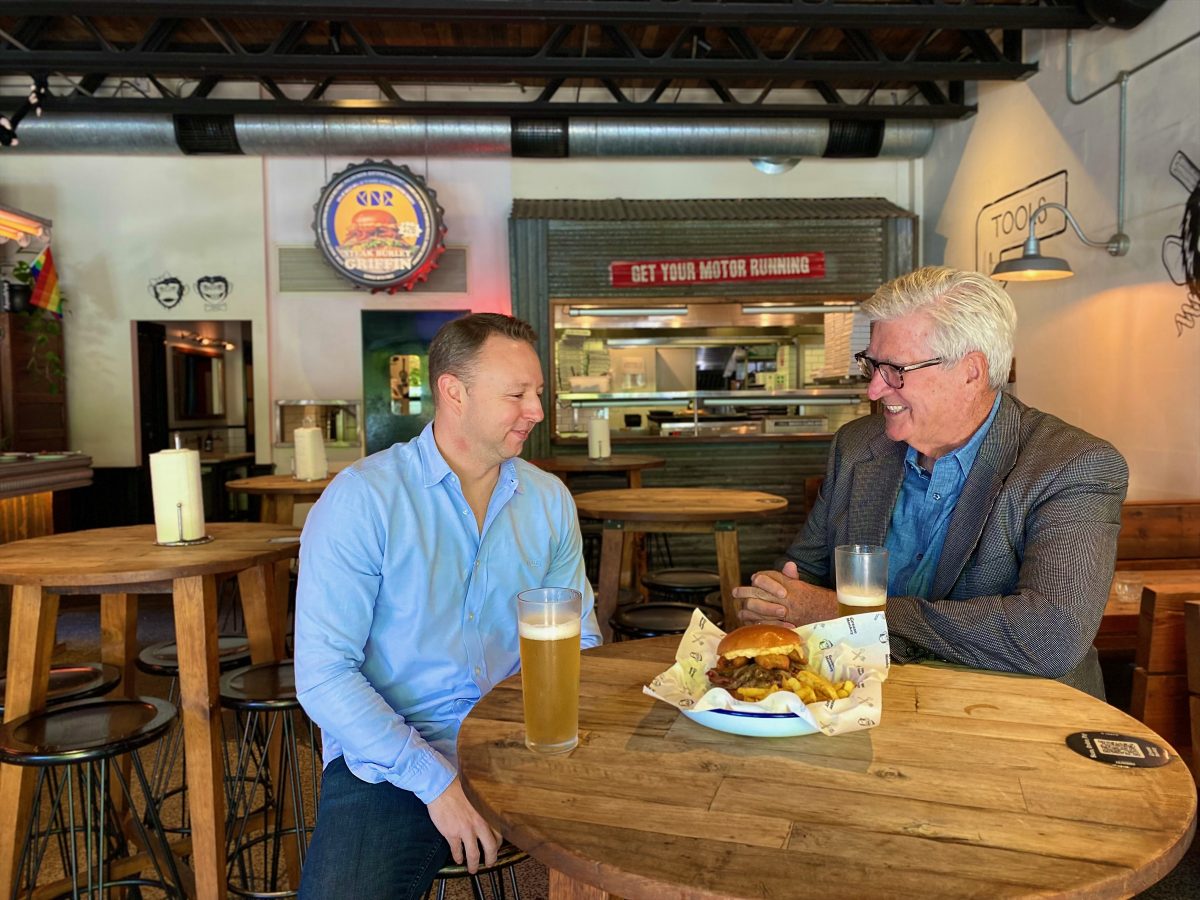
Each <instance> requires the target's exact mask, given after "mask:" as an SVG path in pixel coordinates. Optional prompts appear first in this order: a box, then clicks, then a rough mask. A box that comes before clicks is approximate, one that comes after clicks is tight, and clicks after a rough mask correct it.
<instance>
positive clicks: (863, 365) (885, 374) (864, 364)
mask: <svg viewBox="0 0 1200 900" xmlns="http://www.w3.org/2000/svg"><path fill="white" fill-rule="evenodd" d="M854 359H855V360H856V361H857V362H858V370H859V371H860V372H862V373H863V378H865V379H867V381H870V380H871V378H872V377H874V375H875V373H876V372H879V375H880V377H882V378H883V383H884V384H886V385H887V386H888V387H890V388H892V389H894V390H897V391H898V390H900V389H901V388H903V387H904V373H905V372H913V371H915V370H917V369H925V368H928V367H929V366H936V365H938V364H939V363H940V362H941V361H942V358H941V357H940V356H935V357H934V358H933V359H927V360H924V361H923V362H915V363H909V364H908V365H907V366H897V365H895V364H894V363H886V362H880V361H879V360H877V359H871V357H869V356H867V351H866V350H862V351H860V352H859V353H855V354H854Z"/></svg>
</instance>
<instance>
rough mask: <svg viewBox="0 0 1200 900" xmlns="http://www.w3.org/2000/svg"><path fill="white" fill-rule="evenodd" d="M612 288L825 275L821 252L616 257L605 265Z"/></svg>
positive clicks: (785, 279) (822, 276)
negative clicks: (616, 258) (629, 258)
mask: <svg viewBox="0 0 1200 900" xmlns="http://www.w3.org/2000/svg"><path fill="white" fill-rule="evenodd" d="M608 276H609V283H610V284H612V286H613V287H671V286H674V285H678V284H717V283H723V282H730V281H788V280H791V279H793V278H824V277H825V254H824V253H755V254H751V255H748V256H710V257H707V258H705V259H649V260H618V261H615V262H611V263H609V265H608Z"/></svg>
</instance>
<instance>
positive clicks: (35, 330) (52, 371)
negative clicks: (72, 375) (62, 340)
mask: <svg viewBox="0 0 1200 900" xmlns="http://www.w3.org/2000/svg"><path fill="white" fill-rule="evenodd" d="M12 277H13V278H14V279H15V280H16V284H15V285H12V286H11V287H10V288H9V301H10V302H9V312H17V313H20V314H21V316H22V317H23V318H24V320H25V332H26V333H27V334H29V335H31V336H32V338H33V343H32V346H31V349H30V354H29V362H28V363H27V364H26V368H28V369H29V371H30V372H33V373H35V374H37V375H40V376H41V377H42V378H43V379H45V381H46V384H47V385H48V386H49V390H50V393H51V394H57V393H59V392H60V391H61V390H62V389H63V386H64V384H65V383H66V380H67V371H66V369H65V368H63V358H62V356H61V355H60V354H59V353H58V351H56V350H55V349H54V348H53V339H54V338H57V337H58V336H59V335H61V334H62V320H61V319H59V318H58V317H57V316H55V315H54V314H52V313H50V312H48V311H47V310H44V309H42V308H41V307H37V306H34V305H33V304H32V303H30V302H29V300H30V297H31V296H32V294H33V271H32V270H31V269H30V268H29V263H27V262H25V261H24V260H21V261H19V262H18V263H17V264H16V265H14V266H13V272H12ZM17 287H23V288H24V291H19V290H18V291H17V293H18V294H21V295H23V302H21V304H20V305H19V306H18V305H16V304H13V303H12V298H13V288H17ZM60 297H61V299H62V302H63V303H66V302H67V298H66V297H63V296H61V293H60Z"/></svg>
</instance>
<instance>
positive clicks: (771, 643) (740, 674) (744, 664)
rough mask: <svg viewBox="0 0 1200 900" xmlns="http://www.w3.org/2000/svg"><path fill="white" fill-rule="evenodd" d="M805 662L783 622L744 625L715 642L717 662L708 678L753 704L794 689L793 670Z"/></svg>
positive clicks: (801, 668) (802, 667) (799, 669)
mask: <svg viewBox="0 0 1200 900" xmlns="http://www.w3.org/2000/svg"><path fill="white" fill-rule="evenodd" d="M807 664H808V660H807V659H806V657H805V653H804V648H803V646H802V645H801V643H800V636H799V635H798V634H796V632H795V631H793V630H792V629H790V628H788V627H787V626H786V625H744V626H742V627H741V628H735V629H734V630H733V631H731V632H729V634H727V635H725V637H723V638H721V642H720V643H719V644H717V664H716V666H715V667H713V668H712V669H710V670H709V671H708V680H709V683H711V684H712V686H713V687H722V688H725V690H727V691H729V693H730V694H732V695H733V696H734V697H736V698H737V699H738V700H745V701H749V702H751V703H753V702H755V701H758V700H762V699H763V698H764V697H768V696H770V695H771V694H774V693H775V692H776V691H789V690H790V691H794V690H795V689H796V687H797V686H798V685H797V682H796V673H797V672H802V671H804V670H805V668H806V666H807Z"/></svg>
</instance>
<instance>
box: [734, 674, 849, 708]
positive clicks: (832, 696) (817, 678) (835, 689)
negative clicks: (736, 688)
mask: <svg viewBox="0 0 1200 900" xmlns="http://www.w3.org/2000/svg"><path fill="white" fill-rule="evenodd" d="M853 690H854V682H853V681H843V682H840V683H837V684H835V683H834V682H832V681H829V680H828V679H827V678H825V677H824V676H822V675H818V674H817V673H816V672H809V671H807V670H805V671H802V672H797V673H796V675H795V677H793V676H791V675H789V676H788V677H786V678H784V680H783V684H782V685H777V684H773V685H771V686H770V687H765V688H754V687H744V688H742V689H741V694H742V696H743V698H744V699H746V700H748V701H751V702H757V701H759V700H762V699H763V698H765V697H769V696H770V695H771V694H774V693H776V692H777V691H791V692H792V693H793V694H795V695H796V696H797V697H799V698H800V699H801V700H803V701H804V702H805V703H819V702H820V701H822V700H844V699H845V698H846V697H849V696H850V692H851V691H853Z"/></svg>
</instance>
